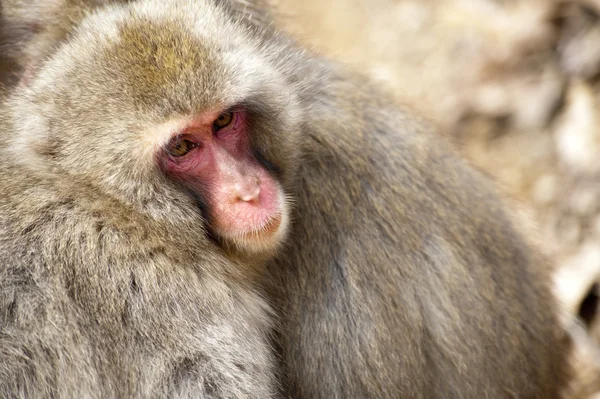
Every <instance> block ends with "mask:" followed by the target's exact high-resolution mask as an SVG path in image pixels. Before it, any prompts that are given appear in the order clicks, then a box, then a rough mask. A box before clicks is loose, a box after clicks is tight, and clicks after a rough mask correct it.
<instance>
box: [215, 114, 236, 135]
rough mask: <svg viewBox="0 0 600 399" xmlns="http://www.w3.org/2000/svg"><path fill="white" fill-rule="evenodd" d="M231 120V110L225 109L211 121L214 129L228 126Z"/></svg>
mask: <svg viewBox="0 0 600 399" xmlns="http://www.w3.org/2000/svg"><path fill="white" fill-rule="evenodd" d="M232 121H233V112H231V111H227V112H223V113H222V114H221V115H219V117H218V118H217V119H216V120H215V122H214V123H213V127H214V129H215V131H217V130H219V129H223V128H224V127H226V126H229V125H230V124H231V122H232Z"/></svg>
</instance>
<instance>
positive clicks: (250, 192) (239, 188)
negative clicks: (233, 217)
mask: <svg viewBox="0 0 600 399" xmlns="http://www.w3.org/2000/svg"><path fill="white" fill-rule="evenodd" d="M235 193H236V199H239V200H242V201H244V202H253V201H257V200H258V197H259V195H260V187H259V185H258V183H252V184H242V183H236V185H235Z"/></svg>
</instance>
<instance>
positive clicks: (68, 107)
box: [14, 0, 300, 253]
mask: <svg viewBox="0 0 600 399" xmlns="http://www.w3.org/2000/svg"><path fill="white" fill-rule="evenodd" d="M159 3H160V4H159ZM281 62H283V61H281ZM281 65H282V64H277V63H276V62H274V61H273V60H272V59H271V58H270V55H269V50H268V49H265V48H261V46H260V45H259V42H258V40H257V39H256V38H254V37H253V36H252V33H251V32H249V31H248V30H247V29H245V28H244V26H243V25H241V23H239V22H237V21H235V20H234V19H233V18H232V17H231V16H229V15H227V14H226V12H225V11H224V10H221V9H219V8H217V7H216V6H214V5H211V4H209V3H208V2H202V1H186V0H182V1H174V2H169V3H168V4H165V3H163V2H158V1H157V0H147V1H139V2H136V3H130V4H128V5H127V6H125V5H120V6H115V5H113V6H108V7H106V8H104V9H101V10H99V11H98V12H96V13H95V14H93V15H91V16H89V17H87V18H86V19H84V20H83V22H82V23H81V25H80V26H79V28H78V29H77V30H76V31H75V32H74V33H73V35H72V37H71V38H70V39H69V40H68V41H67V42H66V43H64V44H63V45H62V46H61V47H60V48H59V49H58V50H57V51H56V53H55V54H54V55H53V56H52V57H50V59H49V60H48V61H47V62H46V63H45V64H44V65H43V66H42V68H41V69H40V71H39V73H38V75H37V76H36V77H34V78H33V79H32V80H31V82H30V83H28V84H29V85H30V87H29V90H28V94H27V95H26V98H25V99H24V100H25V101H29V102H33V103H34V104H36V106H35V107H34V109H33V112H34V113H35V117H32V118H29V119H28V122H27V124H26V125H27V126H23V129H22V131H21V136H20V137H19V139H18V140H17V141H15V143H14V146H15V148H16V147H17V146H26V147H28V149H29V152H31V153H32V154H34V155H33V156H36V157H37V158H38V162H37V163H38V165H40V167H46V168H47V167H49V166H50V165H51V167H52V168H53V169H54V170H56V171H59V172H60V173H68V174H71V175H73V176H76V177H78V178H83V179H85V180H86V181H87V182H88V183H89V184H93V185H96V186H97V187H98V188H100V189H101V190H103V191H105V192H107V193H110V194H111V195H114V196H117V197H119V198H121V199H122V200H123V201H126V202H128V203H132V204H133V205H135V206H138V207H140V208H143V209H146V210H147V211H148V212H150V213H151V214H153V215H155V216H156V215H166V214H169V217H170V218H171V217H173V213H179V214H180V215H179V217H180V218H181V219H186V220H190V217H194V215H195V217H197V216H198V215H200V216H202V217H203V218H204V220H206V221H208V224H209V228H210V229H211V231H212V232H213V233H214V235H215V236H217V237H218V238H219V240H221V241H222V242H224V243H226V244H227V245H229V246H232V247H235V248H237V249H239V250H241V251H243V252H248V253H258V252H265V251H266V252H269V251H273V250H274V249H275V248H276V247H277V246H278V245H279V243H280V242H281V241H282V239H283V237H284V236H285V232H286V230H287V224H288V223H287V221H288V219H289V218H288V205H287V204H288V201H287V200H286V195H285V186H286V182H287V180H288V179H289V175H290V173H291V171H292V170H293V157H292V156H290V155H289V154H293V153H294V147H295V146H296V138H297V137H298V134H299V133H298V132H299V126H300V112H299V106H298V105H297V104H298V99H297V96H298V94H297V93H296V88H295V87H294V86H293V85H292V84H289V83H288V82H287V81H286V79H284V77H283V74H282V72H281V71H280V70H279V69H280V68H281ZM49 154H50V156H49ZM173 204H184V206H177V207H174V206H173ZM175 208H177V209H175Z"/></svg>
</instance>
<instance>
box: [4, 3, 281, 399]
mask: <svg viewBox="0 0 600 399" xmlns="http://www.w3.org/2000/svg"><path fill="white" fill-rule="evenodd" d="M129 12H130V10H129V9H124V8H120V7H113V8H110V9H107V10H106V11H105V12H104V13H103V14H102V15H103V16H104V17H106V18H111V17H113V16H118V17H117V22H116V23H115V25H114V26H116V27H118V32H119V34H118V35H119V40H118V41H116V40H115V38H112V39H111V38H109V39H108V40H107V38H108V37H109V35H106V36H105V35H104V34H103V31H102V29H103V28H102V27H99V26H98V24H102V23H103V22H98V21H102V19H101V18H100V16H97V17H96V18H97V19H96V22H90V23H89V25H87V26H82V27H81V28H80V29H78V31H77V33H73V36H72V37H71V39H69V40H68V41H67V42H65V43H64V44H62V45H60V46H57V50H56V52H55V53H53V54H52V55H51V57H50V58H49V59H48V60H47V61H43V62H41V63H40V64H39V67H38V69H37V71H36V73H35V74H34V75H32V76H30V77H29V78H28V79H27V81H25V82H22V83H21V84H19V86H17V87H16V88H15V89H14V90H12V93H11V94H10V96H9V98H8V99H7V100H6V102H5V103H4V104H3V105H2V116H1V118H0V126H2V132H1V135H2V140H1V143H2V144H0V169H1V170H2V172H1V173H0V188H1V191H2V195H1V196H0V265H1V267H0V396H1V397H3V398H129V397H135V398H162V397H181V398H184V397H185V398H192V397H193V398H199V397H200V398H257V399H258V398H260V399H262V398H269V397H273V396H275V393H276V390H277V387H276V383H275V371H274V369H273V356H272V353H271V348H270V343H269V336H270V328H271V320H270V319H271V313H270V309H269V306H268V304H267V302H266V300H265V299H264V298H263V297H262V295H261V293H260V291H259V290H258V288H257V280H256V278H257V276H258V275H260V273H261V270H262V268H261V266H260V265H259V264H251V263H246V264H242V263H239V262H236V261H232V260H228V259H227V258H225V257H224V256H223V255H222V251H221V250H220V249H219V248H218V247H217V246H216V245H215V244H214V243H213V242H212V241H210V240H208V239H207V237H206V231H205V229H204V228H203V225H204V219H203V215H202V213H201V210H200V209H199V208H198V206H197V204H196V200H195V198H193V197H191V196H190V195H189V194H188V193H187V192H185V191H183V190H182V189H181V187H180V186H179V185H178V184H177V182H174V181H170V180H168V179H167V178H166V177H165V176H164V175H163V174H162V172H161V171H160V170H159V168H158V167H157V165H156V161H155V153H156V150H158V149H159V148H160V146H159V145H158V146H157V145H156V143H154V142H153V141H152V140H153V136H152V133H151V132H152V131H153V130H152V129H153V128H154V127H156V126H157V125H158V124H160V123H162V122H164V121H165V120H168V119H169V118H170V117H171V116H174V115H175V116H176V115H179V114H181V113H183V112H192V111H193V112H195V111H197V110H199V109H202V107H203V106H204V105H205V104H204V103H203V102H202V99H204V98H205V96H204V95H203V93H204V89H205V88H206V87H218V85H219V83H220V82H222V81H223V80H224V79H228V78H229V77H228V76H227V75H226V74H225V73H224V72H223V73H222V74H219V73H218V72H215V73H214V74H213V75H212V76H210V78H211V79H212V82H213V83H214V84H213V83H210V82H208V81H207V80H206V79H205V78H207V75H206V74H204V75H202V74H197V73H196V72H197V71H196V70H195V69H192V68H191V67H190V68H188V70H187V74H185V75H183V74H181V75H178V74H176V73H175V72H176V71H180V72H183V70H184V69H185V66H184V64H183V63H182V62H179V60H184V61H185V62H187V60H193V61H194V62H196V63H197V64H198V65H209V64H208V60H209V59H210V58H209V56H208V54H206V52H204V51H203V50H202V47H201V46H198V47H197V46H196V44H197V43H196V42H195V41H194V39H193V36H192V35H190V34H188V33H186V32H185V30H180V29H179V28H178V27H177V25H174V24H175V23H176V21H178V13H177V11H168V10H167V11H166V13H165V14H164V15H159V16H148V17H147V18H146V17H143V16H142V15H141V14H142V11H139V10H138V11H137V12H136V11H135V10H131V13H129ZM123 16H126V18H122V17H123ZM146 29H148V30H149V31H150V32H152V35H147V34H146V32H147V30H146ZM111 40H112V41H111ZM153 48H158V49H160V50H159V51H157V52H151V49H153ZM150 56H151V57H152V58H151V63H150V61H149V59H150V58H149V57H150ZM188 65H190V66H192V64H188ZM128 66H137V68H130V69H127V67H128ZM153 68H154V69H153ZM169 68H171V69H173V73H172V74H169V73H165V74H160V73H156V71H159V70H160V71H165V70H167V71H168V70H169ZM125 71H127V73H126V72H125ZM213 71H214V70H213ZM179 85H181V87H184V88H189V89H190V91H185V92H182V91H180V90H179ZM215 85H216V86H215ZM191 89H198V91H197V92H192V91H191ZM222 91H223V90H222ZM165 93H166V94H165ZM159 94H162V95H163V97H162V98H163V99H165V100H166V101H165V102H161V103H159V104H155V105H156V106H154V107H153V106H151V105H150V104H148V102H147V101H148V100H149V99H152V98H154V99H158V98H160V95H159ZM170 94H171V95H172V96H171V97H169V95H170ZM169 100H171V101H169ZM167 115H168V116H167ZM153 145H154V146H153Z"/></svg>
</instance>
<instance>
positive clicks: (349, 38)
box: [271, 0, 600, 399]
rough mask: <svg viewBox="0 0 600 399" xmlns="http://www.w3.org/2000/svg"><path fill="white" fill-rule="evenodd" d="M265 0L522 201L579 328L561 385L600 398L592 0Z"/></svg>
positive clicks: (599, 12) (597, 16)
mask: <svg viewBox="0 0 600 399" xmlns="http://www.w3.org/2000/svg"><path fill="white" fill-rule="evenodd" d="M271 3H274V4H275V6H276V8H277V10H278V12H279V14H280V15H279V19H278V20H279V25H280V27H281V28H283V29H285V30H288V31H289V32H291V33H292V34H293V35H294V36H295V37H296V38H297V39H298V40H300V41H301V42H303V43H304V44H306V45H308V46H309V47H311V48H313V49H314V50H316V51H318V52H321V53H323V54H326V55H328V56H330V57H333V58H336V59H338V60H340V61H342V62H345V63H347V64H349V65H350V66H351V67H353V68H357V69H358V70H359V71H361V72H362V73H366V74H368V75H370V76H371V77H372V78H374V79H375V80H377V81H378V82H380V84H381V85H383V86H384V87H387V89H388V90H390V91H391V92H392V93H394V94H395V95H396V96H398V97H399V98H400V99H401V100H402V101H404V102H406V103H409V104H411V105H412V106H413V107H414V108H416V109H417V110H420V111H421V112H422V113H423V114H424V115H426V116H427V117H430V118H432V119H434V121H435V122H436V123H437V124H438V125H439V126H440V130H441V131H442V132H444V133H445V134H447V135H448V136H450V138H451V139H452V140H453V141H455V142H456V143H457V145H458V147H459V148H460V150H461V151H462V152H463V153H464V154H465V155H466V157H468V158H469V159H470V160H471V162H472V163H473V164H475V165H476V166H478V167H479V168H481V169H483V170H484V171H486V172H487V173H488V174H490V175H492V176H494V177H495V178H496V179H497V180H498V182H499V184H500V185H501V187H502V188H503V189H504V190H505V193H506V195H507V197H509V198H514V199H516V200H517V201H518V203H521V204H526V205H527V207H526V209H527V210H528V212H526V213H524V214H523V218H525V219H527V220H532V221H533V225H534V226H535V227H536V229H535V230H532V234H536V236H537V239H538V240H539V241H540V243H541V245H542V246H543V250H544V251H545V252H546V253H547V254H549V255H550V257H551V259H552V260H553V261H554V262H555V263H556V267H557V272H556V288H557V292H558V294H559V296H560V297H561V299H562V300H563V302H564V303H565V305H566V306H567V309H568V310H569V311H570V312H571V313H572V314H578V315H579V316H580V317H581V320H582V325H583V327H584V330H585V331H584V330H582V335H585V336H580V337H579V338H581V342H580V344H579V345H578V351H579V352H578V358H577V359H576V360H575V362H576V368H577V369H576V372H577V380H576V382H575V384H574V387H573V388H572V392H571V394H570V397H571V398H572V399H575V398H594V399H600V378H599V375H600V373H599V370H600V350H599V346H598V345H599V344H600V312H599V310H598V302H599V301H598V298H599V295H600V289H599V283H600V0H561V1H558V0H303V1H297V0H271ZM533 231H535V232H536V233H533Z"/></svg>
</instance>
